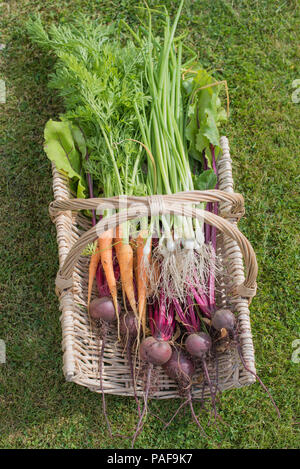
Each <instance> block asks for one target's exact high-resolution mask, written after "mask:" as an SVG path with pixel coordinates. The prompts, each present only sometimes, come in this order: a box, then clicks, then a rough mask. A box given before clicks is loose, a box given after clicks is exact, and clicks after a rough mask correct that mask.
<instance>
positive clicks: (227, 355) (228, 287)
mask: <svg viewBox="0 0 300 469" xmlns="http://www.w3.org/2000/svg"><path fill="white" fill-rule="evenodd" d="M220 143H221V148H222V155H220V157H219V160H218V168H217V169H218V183H219V191H205V193H200V192H199V194H200V195H201V200H213V201H216V200H218V201H219V204H218V206H219V213H220V216H215V215H212V216H210V215H211V214H208V212H207V213H206V214H205V216H206V217H207V218H206V222H208V223H210V224H214V225H215V226H217V227H218V228H219V229H218V236H217V251H218V255H219V256H220V257H221V259H222V263H223V264H224V267H225V269H224V271H226V276H225V274H224V277H223V278H221V279H219V287H218V305H219V306H220V307H221V306H224V307H226V306H227V307H234V310H235V311H236V313H237V317H238V329H239V340H240V344H241V347H242V353H243V357H244V360H245V362H246V364H247V366H248V368H250V369H251V370H252V371H254V372H255V360H254V349H253V342H252V335H251V326H250V317H249V302H250V299H251V297H253V296H254V295H255V292H256V283H255V280H256V274H257V264H256V258H255V254H254V252H253V249H252V248H251V245H250V244H249V242H248V241H247V240H246V238H245V237H244V236H243V235H242V234H241V233H240V232H239V231H238V229H237V227H236V225H237V221H238V219H239V218H240V216H241V215H242V214H243V199H242V197H241V196H240V195H239V194H234V191H233V179H232V167H231V158H230V154H229V146H228V140H227V138H226V137H222V138H221V142H220ZM52 171H53V191H54V202H52V203H51V204H50V214H51V217H52V220H53V221H54V222H55V225H56V230H57V243H58V252H59V266H60V269H59V272H58V276H57V282H56V285H57V288H56V293H57V295H58V297H59V302H60V310H61V317H60V321H61V326H62V350H63V372H64V375H65V378H66V380H67V381H72V382H75V383H77V384H79V385H81V386H86V387H88V388H89V389H90V390H92V391H96V392H100V382H99V376H100V372H99V350H100V343H101V342H100V339H99V337H98V336H97V334H96V333H95V332H94V331H93V330H91V327H90V322H89V319H88V314H87V308H86V299H87V287H88V265H89V258H88V257H87V256H82V255H81V252H82V249H83V246H84V245H85V244H87V243H88V242H91V240H93V239H95V237H96V236H95V230H94V229H92V228H91V224H90V222H89V221H88V219H87V218H86V217H84V216H83V215H82V213H80V212H79V210H80V209H83V208H94V207H96V206H97V205H96V202H95V203H94V201H93V199H89V200H87V201H82V200H80V201H79V200H76V199H72V196H71V194H70V191H69V187H68V181H67V179H66V178H65V177H64V176H63V175H62V174H61V173H59V172H58V171H57V169H56V168H55V166H54V165H53V166H52ZM220 191H222V192H220ZM191 197H192V198H193V197H194V196H193V194H191ZM185 199H188V197H187V196H186V195H185ZM95 200H96V199H95ZM99 200H100V199H97V201H98V202H99ZM103 200H104V199H103ZM172 200H173V199H172ZM156 202H157V201H156ZM156 202H155V205H158V207H156V209H157V210H158V211H160V210H161V204H160V203H159V204H157V203H156ZM166 202H168V201H167V199H166ZM168 203H171V200H170V202H168ZM93 204H94V205H93ZM150 205H151V201H150ZM151 210H152V211H153V205H152V206H151V207H150V208H149V213H150V212H151ZM151 213H152V212H151ZM193 216H196V215H195V214H194V212H193ZM202 216H203V212H202ZM111 218H112V217H111ZM113 222H114V221H112V225H111V226H114V223H113ZM93 230H94V231H93ZM83 235H84V236H83ZM243 257H244V262H243ZM244 263H245V267H246V272H245V270H244ZM245 273H246V277H245ZM93 293H94V295H96V289H94V291H93ZM208 369H209V372H210V375H211V379H212V381H213V382H215V381H216V380H217V382H218V387H219V389H220V390H222V391H223V390H226V389H232V388H237V387H241V386H246V385H250V384H252V383H253V382H254V381H255V378H254V376H253V375H252V374H251V373H249V372H247V371H246V370H245V369H244V367H243V366H242V364H241V362H240V359H239V356H238V354H237V351H236V348H235V347H234V346H232V347H229V348H227V349H226V350H219V351H218V352H217V353H216V356H214V358H211V359H210V360H209V361H208ZM102 378H103V390H104V392H105V393H109V394H116V395H122V396H133V388H132V380H131V374H130V370H129V367H128V362H127V358H126V354H124V346H123V345H122V344H120V343H119V342H118V341H117V335H116V330H115V328H110V329H109V330H108V334H107V338H106V347H105V352H104V359H103V370H102ZM155 381H156V382H157V385H156V387H155V389H154V391H153V394H152V397H153V398H157V399H165V398H177V397H178V392H177V387H176V384H175V383H174V382H173V381H172V380H171V379H169V378H168V377H167V376H166V375H165V374H164V373H163V371H162V369H161V368H160V367H157V370H156V380H155ZM137 393H138V394H139V395H142V394H143V382H142V380H140V379H139V378H138V379H137ZM202 395H203V385H202V370H201V365H199V367H198V368H197V370H196V374H195V383H194V385H193V396H194V397H201V396H202ZM204 396H205V397H206V396H209V391H208V389H206V390H204Z"/></svg>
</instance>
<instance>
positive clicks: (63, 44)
mask: <svg viewBox="0 0 300 469" xmlns="http://www.w3.org/2000/svg"><path fill="white" fill-rule="evenodd" d="M182 6H183V1H181V3H180V6H179V9H178V12H177V15H176V18H175V20H174V23H173V24H171V22H170V18H169V16H168V13H167V12H166V11H164V10H163V11H161V12H160V20H161V21H162V22H163V25H164V28H163V37H158V36H154V34H153V29H152V12H151V11H150V9H148V23H147V24H144V23H143V22H142V21H141V25H140V27H139V28H138V30H137V31H133V30H132V29H131V27H130V26H129V25H127V24H126V23H124V22H120V23H119V24H111V25H109V26H106V25H101V24H99V23H98V22H97V21H91V20H89V19H87V18H85V17H83V16H79V17H78V18H77V19H76V20H74V22H73V23H72V24H68V25H60V26H54V25H53V26H51V27H50V29H49V31H46V30H45V29H44V27H43V25H42V23H41V20H40V19H39V18H36V19H35V20H31V21H29V23H28V33H29V35H30V37H31V39H32V40H33V41H35V42H36V43H37V44H38V45H39V46H41V47H42V48H44V49H45V50H46V51H48V52H49V53H51V54H55V55H56V57H57V61H56V65H55V72H54V73H52V74H51V76H50V82H49V86H50V87H51V88H53V89H55V90H57V92H58V94H59V95H60V96H61V97H62V99H63V101H64V106H65V113H64V114H63V115H61V116H60V121H53V120H50V121H48V122H47V124H46V127H45V151H46V153H47V156H48V158H49V159H50V160H51V161H53V162H54V163H55V165H56V168H57V169H59V170H60V171H61V172H62V173H63V174H65V175H67V176H68V178H69V181H70V187H71V190H72V192H73V193H74V196H75V197H77V198H94V197H105V198H111V197H113V196H123V197H124V200H126V197H130V196H151V195H168V196H171V195H172V194H175V193H178V192H181V193H189V192H192V191H199V190H201V191H203V190H208V189H215V188H217V187H218V177H217V176H218V175H217V159H218V156H219V154H220V147H219V131H218V127H219V126H220V124H221V123H222V122H223V121H225V120H226V118H227V116H228V96H227V112H226V110H225V109H224V108H223V107H222V106H221V100H220V97H219V94H220V93H221V91H222V90H223V91H224V89H226V91H227V85H226V83H224V82H218V81H217V80H216V79H215V78H214V77H213V76H212V74H211V73H210V72H209V71H207V70H204V69H203V67H202V66H201V64H200V63H198V62H197V53H196V52H194V51H193V49H192V48H191V47H190V45H189V44H188V41H187V38H186V36H187V35H185V34H183V35H181V36H176V34H175V33H176V26H177V23H178V19H179V17H180V13H181V9H182ZM224 85H225V87H224ZM196 208H200V209H205V210H207V211H210V212H212V213H214V214H217V213H218V206H217V203H207V204H204V203H202V204H198V205H197V206H196ZM122 210H126V209H125V208H120V213H121V212H122ZM114 212H115V210H114V209H111V210H105V211H104V212H103V213H101V214H99V213H96V212H95V211H93V212H85V216H86V217H87V218H89V219H90V220H91V224H92V225H93V226H95V225H96V224H97V222H98V221H99V220H100V219H103V218H104V219H105V218H108V217H110V216H111V215H112V214H113V213H114ZM83 254H85V255H90V263H89V285H88V294H87V309H88V314H89V318H90V320H91V325H92V327H94V328H95V329H96V330H97V331H98V333H99V336H100V337H101V346H100V351H99V369H100V388H101V390H102V391H103V384H102V361H103V354H104V348H105V339H106V333H107V327H108V326H109V325H110V324H113V325H115V327H116V330H117V333H118V338H119V340H120V341H122V342H123V344H124V353H126V354H127V357H128V363H129V366H130V370H131V378H132V382H133V388H134V389H136V378H137V377H136V373H135V369H136V367H135V362H137V363H138V368H139V370H140V373H144V383H145V389H144V404H143V408H142V409H141V407H140V403H139V399H138V396H137V393H136V391H135V399H136V402H137V408H138V414H139V419H138V423H137V426H136V430H135V432H134V435H133V439H132V444H134V442H135V439H136V437H137V436H138V434H139V433H140V432H141V430H142V427H143V422H144V417H145V415H146V413H147V408H148V404H147V402H148V397H149V396H150V395H151V384H152V381H153V373H154V371H155V367H157V366H162V367H163V369H164V371H165V373H166V374H167V375H168V376H169V377H170V378H171V379H173V380H174V381H175V382H176V383H177V385H178V389H179V394H180V396H182V398H183V403H182V405H181V406H180V408H182V407H183V406H184V405H189V406H190V410H191V413H192V416H193V418H194V420H195V422H196V423H197V425H198V426H199V428H200V430H201V432H202V434H205V432H204V430H203V428H202V427H201V424H200V422H199V420H198V417H197V416H196V414H195V412H194V409H193V402H192V384H193V375H194V372H195V367H196V366H198V367H199V366H200V367H201V368H202V371H203V380H204V385H207V386H208V388H209V390H210V394H211V404H212V410H213V413H214V416H215V421H217V418H218V413H217V410H216V395H217V392H218V383H217V382H213V381H212V379H211V377H210V375H209V371H208V367H207V358H208V357H209V356H210V355H212V354H214V346H215V344H216V343H217V342H218V343H220V341H224V343H229V342H231V343H233V344H235V345H236V348H237V351H238V353H239V355H240V357H241V360H242V363H243V365H244V366H245V368H246V369H247V370H248V371H249V372H250V373H253V374H254V372H253V371H251V370H249V369H248V368H247V365H246V363H245V362H244V360H243V357H242V353H241V347H240V344H239V341H238V334H237V323H236V318H235V315H234V314H233V311H230V310H229V309H225V310H224V309H220V308H219V307H218V301H217V298H218V296H217V290H218V288H217V287H218V274H219V271H220V270H221V268H222V267H221V262H220V260H219V259H218V255H217V230H216V228H215V227H213V226H211V225H209V224H207V223H204V221H200V220H199V219H193V218H191V217H188V216H185V214H184V211H183V214H182V215H173V214H171V215H163V214H161V215H153V216H150V217H142V218H139V219H136V220H134V221H130V222H129V221H127V222H125V223H122V224H120V225H119V226H118V227H117V229H116V230H113V229H109V230H107V231H105V232H104V233H103V234H102V235H101V236H99V237H98V239H96V240H95V242H94V244H93V245H92V246H89V249H88V250H85V252H84V253H83ZM95 280H96V282H97V287H98V293H99V295H98V297H96V298H93V297H92V292H93V283H94V281H95ZM255 376H256V377H257V375H255ZM257 378H258V377H257ZM258 379H259V378H258ZM259 381H260V379H259ZM260 382H261V381H260ZM261 384H262V383H261ZM262 385H263V384H262ZM263 387H264V385H263ZM102 399H103V411H104V414H105V418H106V421H107V424H108V428H109V431H110V432H111V429H110V424H109V420H108V417H107V412H106V404H105V399H104V392H102ZM271 399H272V398H271ZM272 402H273V401H272ZM274 405H275V404H274ZM173 418H174V416H173V417H172V419H171V421H172V420H173ZM171 421H170V422H171ZM170 422H169V423H170ZM167 425H168V424H167Z"/></svg>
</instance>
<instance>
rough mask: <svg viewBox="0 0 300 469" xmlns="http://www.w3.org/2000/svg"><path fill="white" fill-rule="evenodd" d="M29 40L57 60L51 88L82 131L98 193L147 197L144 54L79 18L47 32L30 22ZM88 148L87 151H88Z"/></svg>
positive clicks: (87, 166)
mask: <svg viewBox="0 0 300 469" xmlns="http://www.w3.org/2000/svg"><path fill="white" fill-rule="evenodd" d="M27 29H28V33H29V36H30V38H31V39H32V40H34V41H35V42H37V43H38V44H39V46H41V47H43V48H45V49H46V50H47V51H51V52H54V54H55V55H56V56H57V62H56V64H55V69H56V70H55V73H52V74H51V75H50V82H49V86H50V87H51V88H52V89H56V90H57V91H58V93H59V95H60V96H61V97H62V98H63V100H64V103H65V108H66V111H65V113H64V114H63V115H62V116H61V117H62V119H63V120H65V121H66V120H67V121H69V122H71V123H73V124H74V125H76V127H79V128H80V131H81V134H82V135H83V137H84V138H82V137H80V134H79V133H78V132H77V134H78V136H79V137H80V138H81V140H82V141H83V140H84V141H85V142H86V143H85V144H86V151H87V153H88V156H89V158H88V162H87V163H85V169H86V170H87V171H89V172H90V174H91V175H92V177H93V180H94V187H95V188H96V190H95V194H97V193H102V194H103V195H105V196H108V197H109V196H112V195H119V194H137V195H145V192H146V185H145V183H144V175H143V172H142V171H141V167H140V164H139V163H141V162H142V159H143V157H145V155H144V152H143V151H142V148H140V146H139V144H137V143H135V142H133V141H132V140H130V139H135V140H140V133H139V130H138V119H137V115H136V108H135V106H137V107H138V108H139V107H140V106H141V105H143V107H144V106H145V104H146V102H147V97H146V96H145V95H144V93H143V91H142V71H143V56H142V53H141V51H140V50H139V49H138V48H137V47H135V45H134V44H133V42H132V41H127V43H126V45H124V47H121V46H120V45H121V43H120V40H118V38H116V37H115V35H116V28H115V26H114V25H113V24H112V25H110V26H103V25H101V24H99V23H98V22H96V21H91V20H88V19H87V18H85V17H84V16H83V15H79V16H78V18H77V19H76V20H74V22H73V23H71V24H68V25H59V26H55V25H52V26H51V27H50V28H49V32H48V33H47V32H46V31H45V30H44V28H43V26H42V23H41V20H40V18H39V17H37V18H36V19H35V20H30V21H29V23H28V26H27ZM84 150H85V148H84Z"/></svg>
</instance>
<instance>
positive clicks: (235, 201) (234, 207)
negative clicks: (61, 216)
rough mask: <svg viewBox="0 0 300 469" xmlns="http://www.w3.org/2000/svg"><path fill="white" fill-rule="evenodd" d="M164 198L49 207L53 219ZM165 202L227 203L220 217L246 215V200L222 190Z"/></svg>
mask: <svg viewBox="0 0 300 469" xmlns="http://www.w3.org/2000/svg"><path fill="white" fill-rule="evenodd" d="M161 197H162V196H160V195H154V196H150V197H133V196H116V197H110V198H104V197H103V198H93V199H66V200H54V201H53V202H51V203H50V205H49V212H50V216H51V218H52V219H54V218H55V216H56V215H57V214H58V213H59V212H61V211H65V210H71V211H78V210H93V209H94V210H105V209H109V208H114V209H121V208H128V206H132V205H134V204H145V203H146V204H148V201H149V200H150V199H151V201H152V203H153V201H154V200H156V199H157V200H160V198H161ZM163 199H164V201H166V202H170V203H174V204H176V203H177V204H178V203H181V204H182V205H187V204H191V203H195V204H199V203H203V202H227V207H226V209H224V210H223V211H222V212H221V213H220V215H221V216H222V217H223V218H232V219H234V220H236V221H238V220H239V219H240V218H241V217H242V216H243V215H244V213H245V209H244V198H243V196H242V195H241V194H238V193H228V192H224V191H220V190H216V189H213V190H207V191H189V192H178V193H177V194H170V195H164V196H163Z"/></svg>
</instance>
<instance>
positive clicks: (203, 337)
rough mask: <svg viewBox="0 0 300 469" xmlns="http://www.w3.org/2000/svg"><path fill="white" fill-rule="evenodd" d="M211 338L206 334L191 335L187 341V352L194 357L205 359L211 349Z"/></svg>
mask: <svg viewBox="0 0 300 469" xmlns="http://www.w3.org/2000/svg"><path fill="white" fill-rule="evenodd" d="M211 345H212V343H211V338H210V336H209V335H208V334H206V333H205V332H199V333H198V334H190V335H189V336H188V337H187V339H186V341H185V348H186V350H187V351H188V352H189V353H190V354H191V355H192V356H194V357H197V358H201V359H203V358H205V356H206V354H207V353H208V352H209V350H210V349H211Z"/></svg>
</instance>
